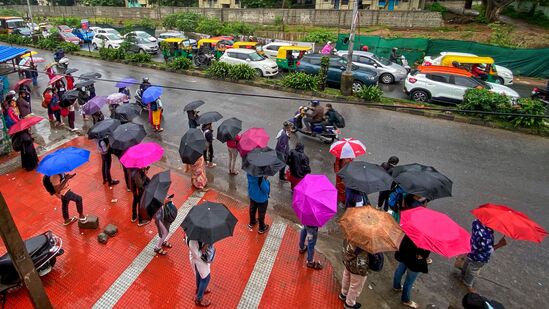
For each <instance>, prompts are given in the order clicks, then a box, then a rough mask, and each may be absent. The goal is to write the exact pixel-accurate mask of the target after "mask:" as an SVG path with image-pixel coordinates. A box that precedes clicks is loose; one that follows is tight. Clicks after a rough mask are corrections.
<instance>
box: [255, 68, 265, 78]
mask: <svg viewBox="0 0 549 309" xmlns="http://www.w3.org/2000/svg"><path fill="white" fill-rule="evenodd" d="M255 76H257V77H263V72H261V70H260V69H255Z"/></svg>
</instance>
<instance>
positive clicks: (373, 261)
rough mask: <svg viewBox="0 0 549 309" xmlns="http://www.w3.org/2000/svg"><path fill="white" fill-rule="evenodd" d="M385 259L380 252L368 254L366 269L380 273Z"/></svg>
mask: <svg viewBox="0 0 549 309" xmlns="http://www.w3.org/2000/svg"><path fill="white" fill-rule="evenodd" d="M384 260H385V258H384V255H383V253H382V252H380V253H374V254H372V253H368V269H370V270H372V271H376V272H378V271H381V270H382V269H383V262H384Z"/></svg>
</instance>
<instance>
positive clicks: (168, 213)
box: [154, 194, 177, 255]
mask: <svg viewBox="0 0 549 309" xmlns="http://www.w3.org/2000/svg"><path fill="white" fill-rule="evenodd" d="M173 196H174V195H173V194H170V195H169V196H168V197H166V200H165V201H164V205H162V207H160V208H159V209H158V210H157V211H156V214H155V215H154V223H155V225H156V228H157V230H158V237H159V239H158V243H157V244H156V247H154V252H155V253H158V254H159V255H166V254H168V252H166V251H165V250H164V249H162V247H164V248H172V244H170V243H169V242H168V241H167V240H166V239H167V237H168V234H169V232H170V226H171V224H172V223H173V222H174V221H175V218H176V217H177V208H175V205H174V204H173V202H172V199H173Z"/></svg>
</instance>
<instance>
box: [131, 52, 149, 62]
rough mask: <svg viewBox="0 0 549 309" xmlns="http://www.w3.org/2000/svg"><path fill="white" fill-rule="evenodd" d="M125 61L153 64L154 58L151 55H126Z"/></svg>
mask: <svg viewBox="0 0 549 309" xmlns="http://www.w3.org/2000/svg"><path fill="white" fill-rule="evenodd" d="M125 59H126V60H128V61H129V62H136V63H145V62H151V59H152V57H151V55H149V54H142V53H137V54H126V57H125Z"/></svg>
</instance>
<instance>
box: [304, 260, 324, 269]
mask: <svg viewBox="0 0 549 309" xmlns="http://www.w3.org/2000/svg"><path fill="white" fill-rule="evenodd" d="M307 267H308V268H312V269H315V270H321V269H323V268H324V266H322V264H320V262H307Z"/></svg>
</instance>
